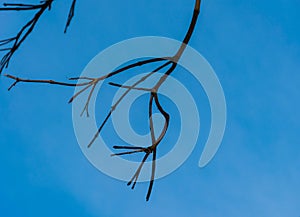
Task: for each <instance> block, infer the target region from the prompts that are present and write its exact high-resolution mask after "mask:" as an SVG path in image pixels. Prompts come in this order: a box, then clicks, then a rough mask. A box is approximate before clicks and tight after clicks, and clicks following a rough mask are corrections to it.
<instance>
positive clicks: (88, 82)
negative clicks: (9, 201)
mask: <svg viewBox="0 0 300 217" xmlns="http://www.w3.org/2000/svg"><path fill="white" fill-rule="evenodd" d="M51 2H52V1H50V0H49V1H46V2H44V3H42V4H41V6H40V12H39V13H41V14H42V13H43V12H42V9H43V8H44V7H45V6H47V7H49V6H50V5H51ZM75 2H76V1H75V0H74V1H73V4H72V7H71V10H70V14H69V19H68V22H67V25H66V28H67V26H68V25H69V21H70V20H71V19H72V17H73V13H74V5H75ZM200 4H201V0H196V3H195V6H194V12H193V17H192V21H191V23H190V26H189V29H188V31H187V33H186V36H185V38H184V40H183V41H182V44H181V46H180V48H179V49H178V51H177V53H176V54H175V55H174V56H171V57H162V58H149V59H146V60H142V61H139V62H136V63H133V64H129V65H126V66H124V67H122V68H120V69H117V70H115V71H113V72H110V73H107V74H105V75H103V76H101V77H98V78H91V77H76V78H70V79H69V80H70V81H69V82H57V81H53V80H33V79H23V78H19V77H16V76H12V75H5V76H6V77H8V78H10V79H12V80H14V82H13V84H12V85H11V86H10V87H9V90H11V89H12V88H13V87H14V86H15V85H17V84H18V83H20V82H24V83H46V84H54V85H62V86H73V87H74V86H80V87H82V88H81V90H79V91H78V92H77V93H75V95H73V96H72V98H71V99H70V100H69V103H72V102H73V101H74V100H75V99H76V98H77V97H78V96H79V95H81V94H82V93H84V92H86V91H89V94H88V97H87V100H86V103H85V105H84V106H83V110H82V114H81V115H83V114H84V113H86V115H87V116H89V103H90V100H91V97H92V95H93V93H94V90H95V88H96V86H97V85H98V84H99V82H100V81H103V80H105V79H108V78H110V77H113V76H115V75H118V74H120V73H122V72H125V71H128V70H130V69H133V68H136V67H140V66H143V65H146V64H151V63H155V62H156V63H158V62H160V63H161V65H160V66H159V67H157V68H156V69H155V70H153V71H152V72H150V73H148V74H146V75H145V76H144V77H142V78H141V79H140V80H138V81H136V82H135V83H134V84H132V85H130V86H124V85H121V84H117V83H112V82H110V83H109V84H110V85H112V86H115V87H118V88H124V89H126V91H125V92H124V93H123V94H122V95H121V96H120V98H119V99H118V100H117V101H116V102H115V104H113V105H112V106H111V109H110V111H109V112H108V114H107V116H106V118H105V119H104V121H103V122H102V124H101V125H100V126H99V128H98V130H97V132H96V133H95V135H94V137H93V138H92V139H91V141H90V142H89V144H88V147H91V146H92V145H93V143H94V142H95V140H96V139H97V138H98V136H99V134H100V133H101V130H102V129H103V127H104V126H105V124H106V122H107V121H108V120H109V118H110V117H111V115H112V113H113V112H114V111H115V109H116V108H117V107H118V105H119V104H120V102H121V101H122V100H123V99H124V98H125V97H126V95H127V94H128V93H129V92H130V91H132V90H136V91H144V92H147V93H149V105H148V106H149V107H148V109H149V110H148V117H149V121H150V126H149V128H150V134H151V144H149V145H148V146H147V147H136V146H113V148H114V149H116V150H123V151H121V152H119V153H116V154H113V155H112V156H121V155H129V154H134V153H144V157H143V159H142V161H141V164H140V166H139V167H138V169H137V170H136V172H135V174H134V175H133V177H132V178H131V180H130V181H129V182H128V183H127V184H128V185H132V189H134V187H135V185H136V182H137V180H138V177H139V175H140V172H141V169H142V167H143V165H144V163H145V162H146V160H147V159H148V158H149V156H150V155H151V154H152V172H151V179H150V183H149V187H148V192H147V196H146V200H147V201H148V200H149V198H150V195H151V191H152V188H153V184H154V179H155V168H156V154H157V147H158V145H159V144H160V142H161V141H162V140H163V138H164V137H165V135H166V133H167V130H168V126H169V120H170V116H169V114H168V113H167V112H166V111H165V110H164V108H163V106H162V105H161V103H160V101H159V95H158V91H159V88H160V87H161V85H162V84H163V83H164V82H165V80H166V79H167V77H168V76H169V75H170V74H171V73H172V72H173V71H174V70H175V69H176V67H177V62H178V60H179V59H180V57H181V56H182V54H183V52H184V50H185V49H186V46H187V44H188V43H189V41H190V39H191V36H192V34H193V32H194V28H195V26H196V22H197V19H198V15H199V13H200ZM22 7H23V8H25V6H22ZM26 7H28V6H26ZM32 7H33V6H32ZM35 7H37V6H35ZM47 7H46V8H47ZM44 10H45V9H44ZM39 16H40V15H39ZM35 22H36V21H35ZM162 70H165V72H164V73H163V74H162V76H161V77H160V79H159V80H158V82H157V83H156V84H155V85H154V86H153V87H152V88H143V87H140V86H139V85H140V84H141V83H143V81H145V80H146V79H148V78H149V77H151V76H152V75H153V74H155V73H157V72H159V71H162ZM72 81H73V82H72ZM75 81H76V82H77V83H75ZM154 106H156V107H157V109H158V110H159V112H160V113H161V114H162V115H163V117H164V119H165V122H164V127H163V129H162V130H161V132H160V134H159V135H157V136H156V135H155V134H154V132H155V130H154V123H153V119H152V115H153V107H154Z"/></svg>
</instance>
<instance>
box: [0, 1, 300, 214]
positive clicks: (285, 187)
mask: <svg viewBox="0 0 300 217" xmlns="http://www.w3.org/2000/svg"><path fill="white" fill-rule="evenodd" d="M2 2H4V1H1V3H2ZM30 2H37V1H30ZM70 3H71V1H55V2H54V4H53V8H52V10H51V11H50V12H47V13H46V14H45V15H44V16H43V17H42V19H41V20H40V22H39V23H38V25H37V27H36V28H35V30H34V32H33V34H32V35H31V36H30V37H29V38H28V39H27V40H26V42H25V43H24V44H23V45H22V47H21V48H20V50H18V51H17V52H16V54H15V56H14V57H13V59H12V61H11V63H10V67H9V68H8V70H6V71H5V72H6V73H8V72H9V73H11V74H16V75H20V76H23V77H32V78H52V79H57V80H65V79H66V78H67V77H71V76H76V75H79V74H80V72H81V71H82V69H83V68H84V67H85V65H86V64H87V63H88V62H89V60H90V59H91V58H93V57H94V56H95V55H96V54H97V53H98V52H100V51H101V50H103V49H105V48H106V47H108V46H110V45H112V44H114V43H116V42H119V41H121V40H124V39H128V38H131V37H136V36H145V35H146V36H148V35H155V36H166V37H171V38H174V39H178V40H181V39H182V38H183V37H184V34H185V31H186V27H187V26H188V24H189V22H190V19H191V13H192V10H193V5H194V0H181V1H179V0H177V1H171V0H155V1H142V0H139V1H138V0H130V1H121V0H117V1H80V0H79V1H78V4H77V7H76V15H75V18H74V20H73V22H72V25H71V27H70V29H69V32H68V34H66V35H64V34H63V28H64V24H65V21H66V16H67V13H68V8H69V5H70ZM299 8H300V2H299V1H298V0H289V1H283V0H274V1H259V0H251V1H246V0H239V1H237V0H235V1H234V0H228V1H223V0H214V1H212V0H210V1H205V0H203V2H202V12H201V15H200V19H199V23H198V25H197V28H196V30H195V33H194V35H193V38H192V40H191V43H190V45H191V46H192V47H194V48H195V49H197V50H198V51H199V52H201V53H202V54H203V56H205V57H206V58H207V60H208V61H209V62H210V63H211V65H212V66H213V67H214V69H215V71H216V73H217V74H218V76H219V79H220V81H221V83H222V86H223V88H224V91H225V95H226V99H227V106H228V124H227V129H226V134H225V137H224V141H223V143H222V146H221V148H220V150H219V151H218V153H217V155H216V157H215V158H214V160H213V161H212V162H211V163H210V164H209V165H208V166H207V167H205V168H203V169H200V168H198V167H197V164H198V160H199V156H200V154H201V152H202V149H203V143H204V142H205V133H207V132H208V129H207V128H208V127H209V124H204V126H203V127H204V129H203V132H204V136H203V138H200V140H199V144H198V146H197V148H196V149H195V150H194V152H193V153H192V155H191V157H190V158H189V159H188V161H187V162H186V163H185V164H184V165H183V166H182V167H180V168H179V169H178V170H177V171H175V172H174V173H173V174H171V175H169V176H167V177H165V178H163V179H161V180H158V181H156V183H155V186H154V191H153V194H152V196H151V200H150V202H148V203H146V202H145V199H144V198H145V194H146V190H147V186H148V185H147V184H146V183H143V184H139V185H137V188H136V190H135V191H131V189H130V188H128V187H126V184H125V183H124V182H121V181H117V180H114V179H112V178H110V177H107V176H105V175H103V174H102V173H100V172H99V171H97V170H96V169H95V168H93V166H91V165H90V163H89V162H88V161H87V160H86V159H85V157H84V156H83V154H82V153H81V150H80V148H79V146H78V145H77V142H76V138H75V135H74V132H73V127H72V119H71V106H70V105H68V104H67V101H68V99H69V97H70V96H71V95H72V93H73V89H72V88H64V87H53V86H47V85H46V86H45V85H34V86H33V85H28V84H21V85H19V86H17V87H16V88H15V89H13V91H11V92H7V87H8V86H9V85H10V83H11V81H10V80H8V79H6V78H4V77H3V76H1V78H0V102H1V104H0V114H1V119H0V120H1V121H0V144H1V152H0V162H1V163H0V171H1V179H0V215H1V216H11V217H14V216H24V217H29V216H30V217H34V216H93V217H96V216H97V217H102V216H105V217H108V216H118V217H119V216H132V217H134V216H203V217H218V216H245V217H246V216H251V217H252V216H262V217H265V216H266V217H268V216H272V217H275V216H278V217H282V216H287V217H297V216H299V215H300V207H299V201H300V187H299V180H300V174H299V171H300V158H299V156H300V146H299V145H300V139H299V129H300V123H299V120H300V112H299V111H300V103H299V96H300V94H299V81H300V74H299V68H300V62H299V57H300V42H299V38H300V28H299V27H300V25H299V24H300V17H299ZM31 16H32V14H31V13H25V14H21V13H4V12H1V13H0V20H1V22H0V23H1V26H0V36H1V38H6V37H9V36H12V35H14V34H15V33H16V31H17V30H18V29H19V28H20V27H21V26H22V24H24V23H25V22H26V20H28V18H30V17H31ZM200 98H201V97H200ZM204 98H205V97H203V99H204ZM204 105H205V107H207V102H206V103H204ZM202 116H204V117H203V118H204V122H208V120H207V119H205V117H206V116H209V108H204V111H203V114H201V117H202ZM107 136H108V137H109V134H108V135H107Z"/></svg>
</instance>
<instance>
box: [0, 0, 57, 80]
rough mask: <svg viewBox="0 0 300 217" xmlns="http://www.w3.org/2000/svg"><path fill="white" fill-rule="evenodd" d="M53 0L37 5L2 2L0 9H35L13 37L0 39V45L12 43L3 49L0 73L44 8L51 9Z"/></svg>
mask: <svg viewBox="0 0 300 217" xmlns="http://www.w3.org/2000/svg"><path fill="white" fill-rule="evenodd" d="M53 1H54V0H45V1H41V4H37V5H30V4H8V3H5V4H4V6H5V7H4V8H0V11H24V10H37V9H38V11H37V12H36V14H35V15H34V17H33V18H32V19H31V20H29V21H28V22H27V23H26V24H25V25H24V26H23V27H22V28H21V30H20V31H19V32H18V34H17V35H16V36H15V37H11V38H8V39H4V40H1V41H0V46H3V45H6V44H9V43H13V44H12V46H11V47H10V48H9V49H5V51H7V50H8V52H7V53H6V54H5V55H4V56H3V58H2V59H1V62H0V74H1V73H2V71H3V69H4V68H7V67H8V64H9V61H10V59H11V58H12V56H13V55H14V53H15V52H16V51H17V50H18V48H19V47H20V46H21V44H22V43H23V42H24V41H25V39H26V38H27V37H28V36H29V35H30V33H31V32H32V31H33V29H34V27H35V25H36V24H37V22H38V20H39V19H40V17H41V16H42V15H43V13H44V12H45V11H46V9H49V10H50V9H51V4H52V2H53Z"/></svg>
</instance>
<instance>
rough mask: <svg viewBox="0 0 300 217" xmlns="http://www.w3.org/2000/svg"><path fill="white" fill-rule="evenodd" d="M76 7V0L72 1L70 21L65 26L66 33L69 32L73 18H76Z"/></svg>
mask: <svg viewBox="0 0 300 217" xmlns="http://www.w3.org/2000/svg"><path fill="white" fill-rule="evenodd" d="M75 5H76V0H73V1H72V5H71V7H70V11H69V14H68V19H67V23H66V26H65V30H64V33H66V32H67V30H68V27H69V26H70V24H71V21H72V19H73V17H74V12H75Z"/></svg>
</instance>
